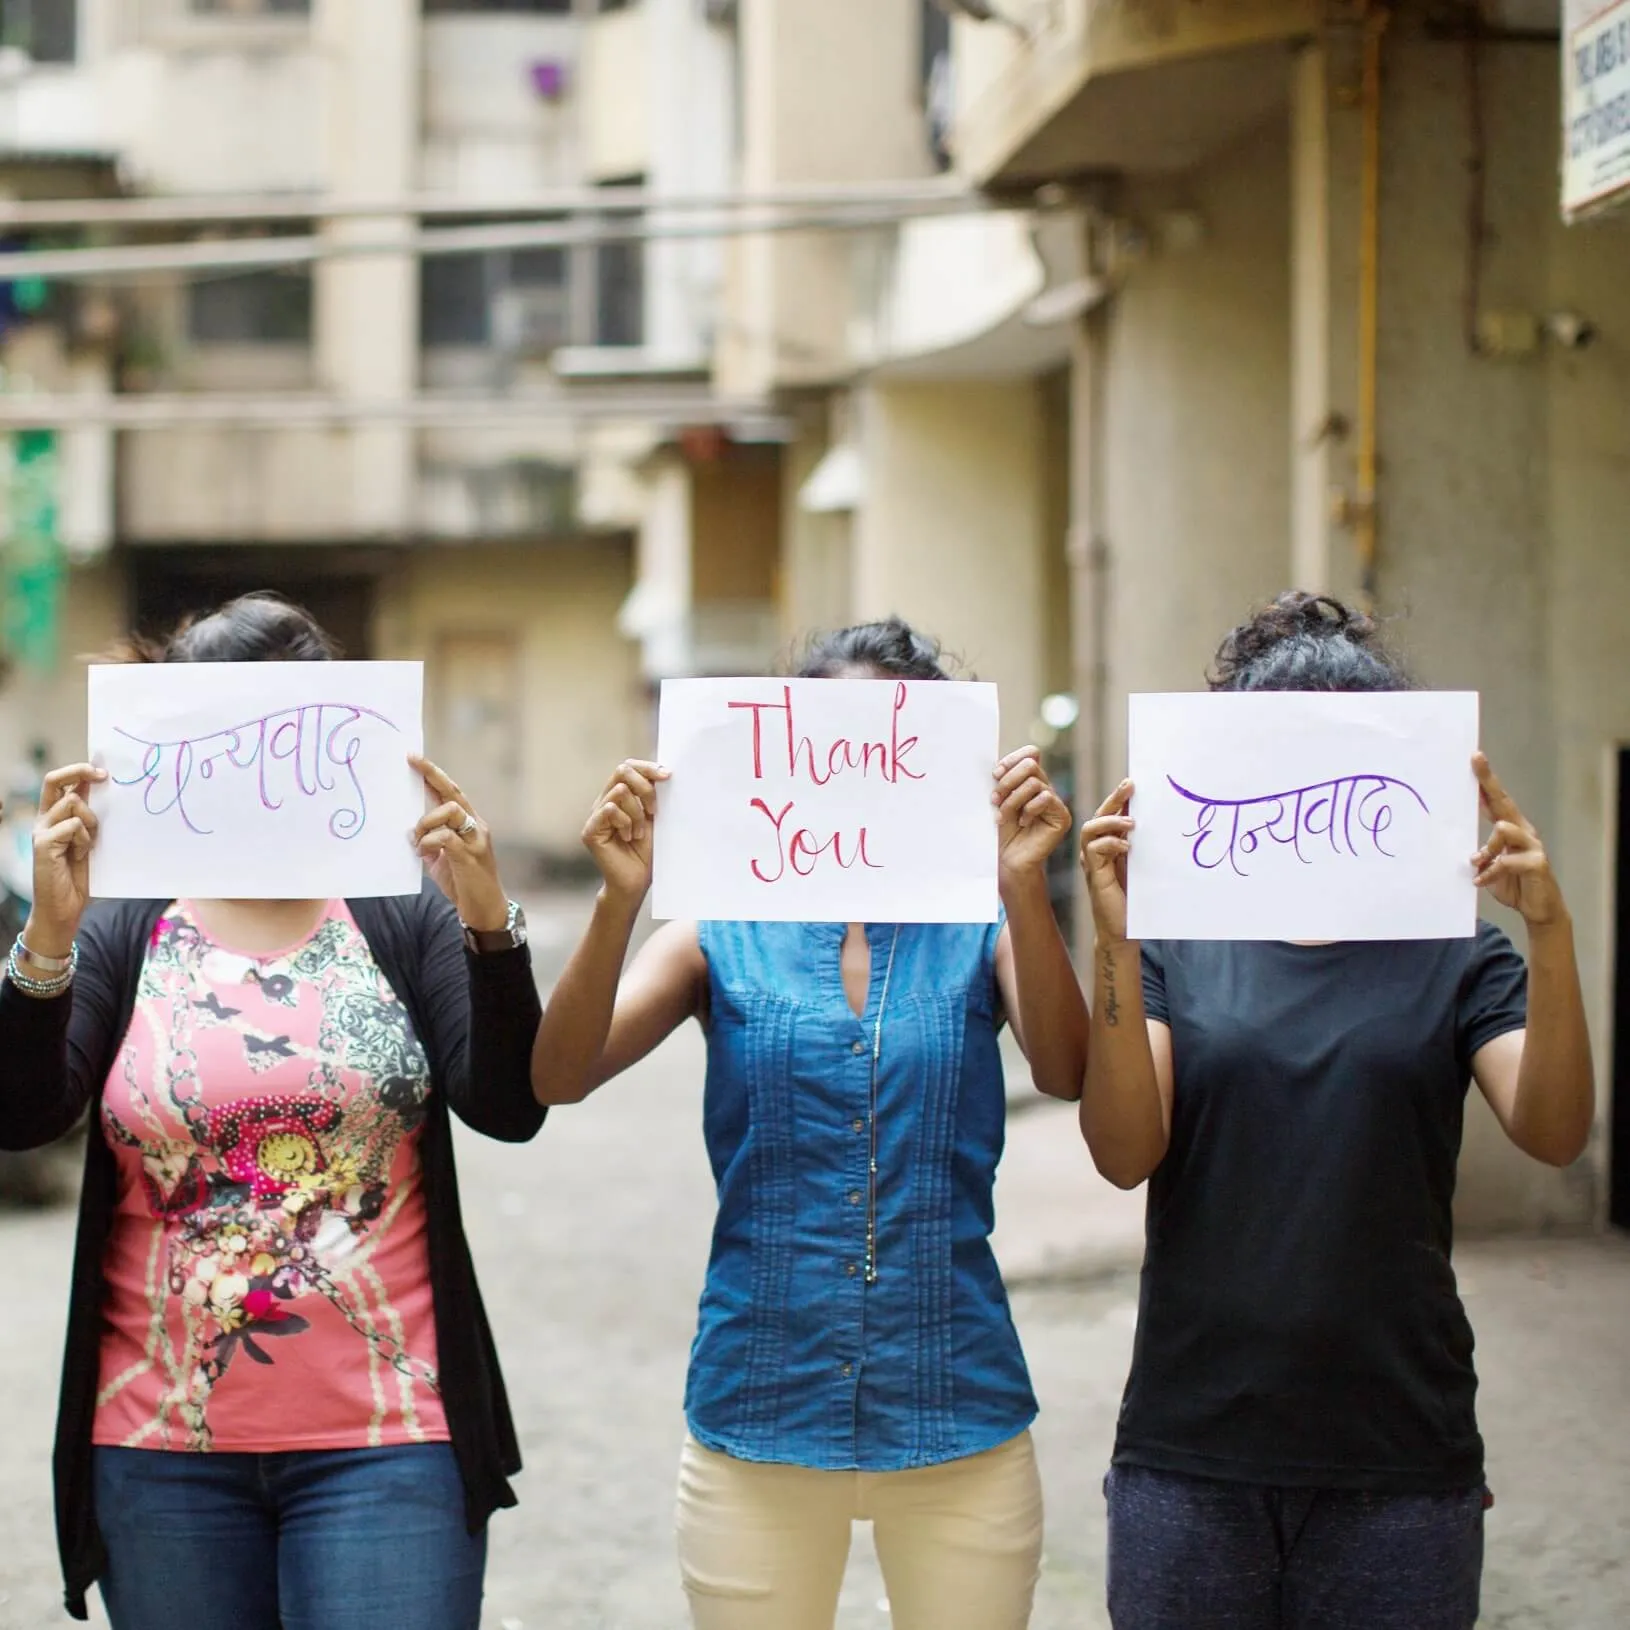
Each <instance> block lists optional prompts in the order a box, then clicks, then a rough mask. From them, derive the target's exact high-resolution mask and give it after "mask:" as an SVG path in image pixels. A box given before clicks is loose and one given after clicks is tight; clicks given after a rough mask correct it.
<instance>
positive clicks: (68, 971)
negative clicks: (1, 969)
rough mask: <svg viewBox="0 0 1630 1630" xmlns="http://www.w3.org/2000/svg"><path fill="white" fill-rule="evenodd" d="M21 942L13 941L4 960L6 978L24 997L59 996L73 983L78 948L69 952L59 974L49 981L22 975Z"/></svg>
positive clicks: (76, 966)
mask: <svg viewBox="0 0 1630 1630" xmlns="http://www.w3.org/2000/svg"><path fill="white" fill-rule="evenodd" d="M21 953H22V941H21V940H20V939H17V940H13V941H12V943H11V954H10V955H9V956H8V957H7V958H6V978H8V979H9V980H10V981H11V982H12V984H14V985H15V986H16V987H17V988H18V990H20V991H21V992H22V993H23V994H24V995H25V996H39V997H45V996H60V995H61V994H62V993H63V992H64V991H65V990H67V988H68V987H69V986H70V985H71V984H73V982H74V970H75V969H76V968H78V966H79V947H78V946H77V945H75V946H74V947H73V949H72V950H70V951H69V953H68V955H67V958H66V964H65V966H64V968H63V970H62V972H61V973H55V974H52V975H51V977H50V978H49V979H36V978H35V977H34V975H33V974H30V973H24V972H23V970H22V965H21Z"/></svg>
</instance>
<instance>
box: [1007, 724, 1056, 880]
mask: <svg viewBox="0 0 1630 1630" xmlns="http://www.w3.org/2000/svg"><path fill="white" fill-rule="evenodd" d="M994 773H995V776H996V790H995V792H993V793H992V794H991V802H992V803H993V804H995V805H996V812H997V857H998V864H999V866H1000V868H1001V872H1002V875H1003V877H1004V878H1010V877H1011V878H1016V877H1022V876H1024V875H1025V874H1027V873H1032V872H1036V873H1039V872H1041V871H1042V870H1044V869H1045V867H1046V865H1047V857H1048V856H1049V855H1050V854H1052V852H1053V851H1054V850H1055V849H1056V848H1057V847H1058V846H1059V844H1060V843H1062V842H1063V841H1064V839H1065V838H1066V837H1068V836H1069V831H1070V812H1069V810H1068V809H1066V808H1065V806H1064V800H1063V799H1062V798H1060V797H1059V795H1058V794H1057V793H1056V792H1054V791H1053V784H1052V782H1051V781H1049V780H1048V779H1047V772H1046V771H1045V770H1044V769H1043V768H1042V767H1041V754H1040V752H1039V751H1038V750H1037V749H1036V748H1034V747H1021V748H1019V750H1018V751H1017V752H1015V753H1009V754H1008V755H1007V757H1006V758H1004V759H1003V760H1002V762H1001V763H1000V764H998V765H997V766H996V770H995V772H994Z"/></svg>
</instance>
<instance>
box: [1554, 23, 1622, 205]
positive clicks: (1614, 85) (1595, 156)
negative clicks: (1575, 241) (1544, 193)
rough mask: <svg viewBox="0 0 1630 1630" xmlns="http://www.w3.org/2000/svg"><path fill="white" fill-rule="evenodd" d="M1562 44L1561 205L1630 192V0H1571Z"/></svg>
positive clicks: (1588, 202) (1602, 200) (1609, 199)
mask: <svg viewBox="0 0 1630 1630" xmlns="http://www.w3.org/2000/svg"><path fill="white" fill-rule="evenodd" d="M1563 26H1564V35H1565V38H1564V40H1563V48H1562V122H1563V134H1562V142H1563V158H1562V212H1563V215H1564V217H1565V218H1567V219H1569V220H1572V219H1575V218H1577V217H1579V216H1581V215H1584V214H1587V213H1589V212H1590V211H1592V210H1594V209H1599V208H1601V207H1603V206H1604V205H1606V204H1608V203H1610V202H1612V201H1613V200H1614V199H1615V198H1619V197H1622V196H1623V195H1625V194H1626V193H1630V0H1613V3H1611V4H1605V5H1604V4H1603V3H1602V0H1568V4H1567V5H1566V7H1565V8H1564V18H1563Z"/></svg>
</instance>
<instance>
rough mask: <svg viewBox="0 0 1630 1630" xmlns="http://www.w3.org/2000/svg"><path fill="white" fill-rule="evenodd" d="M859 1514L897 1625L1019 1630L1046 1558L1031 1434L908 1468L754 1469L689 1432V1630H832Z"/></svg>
mask: <svg viewBox="0 0 1630 1630" xmlns="http://www.w3.org/2000/svg"><path fill="white" fill-rule="evenodd" d="M856 1522H870V1523H871V1524H872V1530H873V1538H874V1541H875V1543H876V1546H877V1557H878V1561H879V1562H880V1563H881V1564H882V1567H883V1578H884V1581H885V1583H886V1585H887V1588H888V1593H889V1606H890V1613H891V1619H892V1622H893V1625H894V1630H1025V1626H1027V1625H1028V1624H1029V1622H1030V1605H1031V1600H1032V1598H1033V1596H1034V1595H1035V1589H1036V1577H1037V1574H1038V1573H1039V1571H1040V1568H1041V1535H1042V1514H1041V1480H1040V1478H1039V1477H1038V1475H1037V1472H1036V1455H1035V1449H1034V1447H1033V1446H1032V1444H1031V1441H1030V1434H1029V1433H1028V1432H1024V1433H1021V1434H1020V1435H1019V1436H1018V1437H1016V1438H1014V1439H1013V1440H1012V1441H1011V1442H1008V1443H1004V1444H1002V1445H1001V1446H1000V1447H998V1448H995V1449H991V1450H988V1451H987V1452H986V1453H984V1454H979V1455H971V1456H969V1457H968V1458H967V1459H965V1460H953V1461H948V1462H947V1463H946V1464H944V1465H941V1466H927V1467H923V1468H922V1469H920V1470H915V1471H903V1472H846V1471H837V1472H832V1471H811V1470H810V1469H808V1468H807V1467H803V1466H773V1465H759V1464H756V1463H753V1462H750V1461H744V1460H735V1459H732V1458H731V1457H730V1456H729V1455H722V1454H718V1453H715V1452H714V1451H713V1450H711V1449H704V1448H703V1447H702V1446H701V1444H699V1443H697V1442H696V1441H695V1439H694V1438H687V1439H686V1441H685V1447H684V1451H683V1453H682V1455H681V1456H680V1462H679V1566H680V1572H681V1574H682V1575H683V1577H684V1582H685V1592H686V1594H687V1595H688V1596H689V1598H690V1607H691V1619H692V1622H693V1623H694V1625H695V1626H696V1630H832V1625H833V1620H834V1618H835V1616H836V1614H837V1605H838V1592H839V1590H840V1589H841V1587H842V1585H843V1573H844V1568H845V1566H846V1565H847V1563H848V1560H849V1536H850V1529H851V1527H852V1525H853V1524H854V1523H856Z"/></svg>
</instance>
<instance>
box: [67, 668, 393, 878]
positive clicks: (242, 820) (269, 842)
mask: <svg viewBox="0 0 1630 1630" xmlns="http://www.w3.org/2000/svg"><path fill="white" fill-rule="evenodd" d="M423 694H424V669H423V667H422V665H421V664H420V663H417V662H155V663H128V664H109V665H98V666H94V667H92V668H91V670H90V709H89V721H88V726H87V734H88V736H89V745H90V755H91V761H92V762H93V763H95V764H97V765H100V766H101V767H102V768H104V769H106V770H107V772H108V779H107V780H106V781H104V782H102V783H101V784H100V785H98V786H96V787H95V788H93V789H92V792H91V807H92V809H93V810H94V811H95V812H96V815H97V818H98V820H99V821H100V823H101V835H100V837H99V838H98V839H97V843H96V847H95V849H94V850H92V852H91V876H90V883H91V893H92V894H94V895H98V896H102V897H104V898H109V897H112V898H117V897H125V898H130V897H134V898H137V899H162V900H174V899H183V898H194V899H223V898H224V899H275V900H304V899H328V898H330V897H334V896H344V897H356V896H359V895H385V894H417V893H418V892H419V888H420V885H421V883H422V882H423V878H424V870H423V867H422V865H421V863H420V860H419V856H418V854H417V852H416V851H415V849H414V847H413V842H412V834H413V827H414V824H415V823H416V822H417V821H418V819H419V817H420V816H421V815H422V814H423V813H424V810H425V787H424V782H423V781H422V780H421V779H420V777H419V774H418V772H417V771H416V770H414V769H413V767H412V766H411V765H410V764H409V763H408V755H409V754H410V753H417V752H420V751H422V750H423V740H424V738H423V727H422V714H423Z"/></svg>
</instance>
